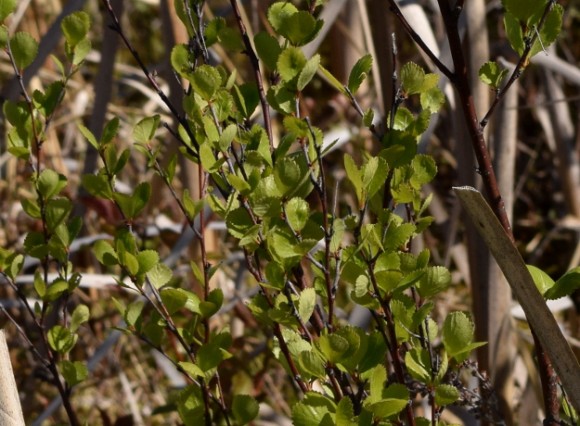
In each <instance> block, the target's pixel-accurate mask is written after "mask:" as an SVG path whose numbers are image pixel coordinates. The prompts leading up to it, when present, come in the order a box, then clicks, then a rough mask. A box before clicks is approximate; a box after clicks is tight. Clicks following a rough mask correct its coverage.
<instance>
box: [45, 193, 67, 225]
mask: <svg viewBox="0 0 580 426" xmlns="http://www.w3.org/2000/svg"><path fill="white" fill-rule="evenodd" d="M72 208H73V205H72V202H71V201H70V200H69V199H68V198H52V199H50V200H49V201H48V202H47V203H46V206H45V217H46V227H47V228H48V230H49V231H50V232H54V231H55V229H56V228H57V227H58V226H59V225H60V224H62V223H64V222H65V221H66V220H67V218H68V216H69V214H70V212H71V211H72Z"/></svg>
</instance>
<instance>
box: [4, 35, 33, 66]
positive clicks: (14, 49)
mask: <svg viewBox="0 0 580 426" xmlns="http://www.w3.org/2000/svg"><path fill="white" fill-rule="evenodd" d="M10 51H11V53H12V58H13V60H14V65H16V68H18V69H19V70H23V69H24V68H26V67H27V66H29V65H30V64H31V63H32V61H34V59H35V58H36V55H37V54H38V43H37V42H36V40H35V39H34V38H33V37H32V36H31V35H30V34H28V33H25V32H22V31H21V32H17V33H16V34H14V35H13V36H12V38H11V39H10Z"/></svg>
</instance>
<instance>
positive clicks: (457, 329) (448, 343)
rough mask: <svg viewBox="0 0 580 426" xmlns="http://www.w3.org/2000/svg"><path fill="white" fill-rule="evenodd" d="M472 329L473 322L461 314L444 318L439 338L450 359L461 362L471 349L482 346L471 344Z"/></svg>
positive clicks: (473, 327) (453, 314)
mask: <svg viewBox="0 0 580 426" xmlns="http://www.w3.org/2000/svg"><path fill="white" fill-rule="evenodd" d="M474 329H475V326H474V325H473V322H472V321H471V319H470V318H469V317H468V316H467V315H465V314H464V313H463V312H452V313H451V314H449V315H448V316H447V317H446V318H445V321H444V323H443V328H442V330H441V332H442V334H441V338H442V340H443V345H444V346H445V351H446V352H447V353H448V354H449V356H450V357H452V358H455V359H457V361H458V362H462V361H463V360H465V359H467V357H468V356H469V353H470V352H471V351H472V350H473V349H475V348H477V347H479V346H481V345H483V343H472V341H473V333H474Z"/></svg>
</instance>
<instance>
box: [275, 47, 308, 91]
mask: <svg viewBox="0 0 580 426" xmlns="http://www.w3.org/2000/svg"><path fill="white" fill-rule="evenodd" d="M306 63H307V60H306V57H305V56H304V53H302V50H300V49H299V48H297V47H288V48H286V49H284V50H283V51H282V53H280V56H278V62H277V65H278V72H279V73H280V77H282V79H283V80H284V81H286V82H292V81H293V80H294V78H296V77H298V75H299V74H300V73H301V72H302V70H303V69H304V67H305V66H306Z"/></svg>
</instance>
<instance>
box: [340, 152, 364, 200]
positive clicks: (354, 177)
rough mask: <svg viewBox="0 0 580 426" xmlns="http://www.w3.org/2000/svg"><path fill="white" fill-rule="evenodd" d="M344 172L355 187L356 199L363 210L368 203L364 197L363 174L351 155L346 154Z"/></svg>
mask: <svg viewBox="0 0 580 426" xmlns="http://www.w3.org/2000/svg"><path fill="white" fill-rule="evenodd" d="M344 170H345V171H346V177H347V178H348V180H350V182H351V183H352V185H353V186H354V190H355V193H356V197H357V199H358V201H359V208H362V207H363V206H364V203H365V201H366V199H365V198H364V197H363V181H362V173H361V171H360V170H359V168H358V167H357V165H356V164H355V162H354V160H353V158H352V157H351V156H350V155H349V154H344Z"/></svg>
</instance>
